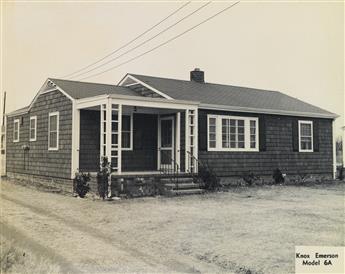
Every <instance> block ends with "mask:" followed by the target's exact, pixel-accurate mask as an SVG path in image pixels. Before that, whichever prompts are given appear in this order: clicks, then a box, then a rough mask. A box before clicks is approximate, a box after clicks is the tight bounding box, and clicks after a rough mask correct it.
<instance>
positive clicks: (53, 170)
mask: <svg viewBox="0 0 345 274" xmlns="http://www.w3.org/2000/svg"><path fill="white" fill-rule="evenodd" d="M55 111H59V124H60V126H59V150H57V151H48V115H49V112H55ZM30 116H37V138H36V141H33V142H30V141H29V123H30V121H29V119H30ZM14 119H19V120H20V136H19V142H17V143H14V142H13V120H14ZM21 119H23V123H21ZM71 143H72V102H71V100H70V99H68V98H67V97H66V96H64V95H63V94H62V93H60V92H59V91H53V92H49V93H46V94H41V95H40V96H39V97H38V98H37V100H36V101H35V103H34V105H33V106H32V108H31V109H30V111H29V113H26V114H23V115H17V116H12V117H7V155H6V157H7V158H6V160H7V161H6V165H7V171H8V172H14V173H27V174H32V175H40V176H50V177H59V178H70V177H71ZM23 145H28V146H29V147H30V149H29V151H27V152H24V150H23V149H22V146H23Z"/></svg>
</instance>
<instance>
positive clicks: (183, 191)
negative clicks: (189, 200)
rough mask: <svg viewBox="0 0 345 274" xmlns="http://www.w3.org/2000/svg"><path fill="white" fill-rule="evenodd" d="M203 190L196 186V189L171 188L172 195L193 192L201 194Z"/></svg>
mask: <svg viewBox="0 0 345 274" xmlns="http://www.w3.org/2000/svg"><path fill="white" fill-rule="evenodd" d="M204 192H205V190H204V189H200V188H196V189H179V190H172V191H171V194H172V195H176V196H177V195H178V196H182V195H194V194H203V193H204Z"/></svg>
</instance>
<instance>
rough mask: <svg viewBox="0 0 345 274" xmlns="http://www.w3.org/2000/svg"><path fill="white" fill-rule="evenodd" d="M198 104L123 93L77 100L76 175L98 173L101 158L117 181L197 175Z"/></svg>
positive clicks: (75, 132)
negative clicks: (133, 177) (159, 176)
mask: <svg viewBox="0 0 345 274" xmlns="http://www.w3.org/2000/svg"><path fill="white" fill-rule="evenodd" d="M197 106H198V103H197V102H190V101H178V100H170V99H165V98H148V97H140V96H125V95H106V96H95V97H92V98H87V99H79V100H77V103H76V108H75V113H74V118H75V119H74V121H73V128H74V129H73V131H74V135H75V138H73V151H72V159H73V174H75V172H78V171H83V172H92V173H94V172H97V171H98V170H99V165H100V160H101V158H102V157H103V156H107V157H108V159H109V161H110V163H111V168H112V175H113V176H118V177H120V176H121V177H130V176H145V177H146V176H152V175H156V176H158V175H164V174H166V175H168V174H169V173H174V174H184V173H185V174H193V173H194V174H195V173H197V168H198V167H197V164H196V161H195V160H194V159H197V157H198V125H197V124H198V123H197V121H198V112H197ZM119 117H121V119H119Z"/></svg>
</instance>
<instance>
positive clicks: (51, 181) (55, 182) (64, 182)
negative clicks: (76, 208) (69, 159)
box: [7, 172, 73, 193]
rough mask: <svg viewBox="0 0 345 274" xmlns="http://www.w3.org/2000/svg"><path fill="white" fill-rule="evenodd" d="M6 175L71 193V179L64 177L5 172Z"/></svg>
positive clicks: (26, 182)
mask: <svg viewBox="0 0 345 274" xmlns="http://www.w3.org/2000/svg"><path fill="white" fill-rule="evenodd" d="M7 177H8V178H10V179H14V180H17V181H21V182H23V183H25V184H27V185H32V186H36V187H42V188H49V189H52V190H54V189H55V190H59V191H62V192H66V193H73V180H71V179H66V178H54V177H46V176H37V175H32V174H23V173H13V172H7Z"/></svg>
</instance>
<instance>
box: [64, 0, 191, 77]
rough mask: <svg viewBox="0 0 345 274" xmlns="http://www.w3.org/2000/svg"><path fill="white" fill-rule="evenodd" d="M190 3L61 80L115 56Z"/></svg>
mask: <svg viewBox="0 0 345 274" xmlns="http://www.w3.org/2000/svg"><path fill="white" fill-rule="evenodd" d="M191 2H192V1H188V2H187V3H185V4H183V5H182V6H181V7H179V8H178V9H176V10H175V11H174V12H172V13H170V14H169V15H168V16H167V17H165V18H163V19H162V20H161V21H159V22H158V23H157V24H155V25H153V26H152V27H150V28H149V29H147V30H146V31H144V32H143V33H141V34H139V35H138V36H136V37H135V38H133V39H132V40H130V41H129V42H127V43H126V44H124V45H122V46H121V47H119V48H117V49H116V50H113V51H112V52H110V53H109V54H107V55H105V56H104V57H102V58H101V59H99V60H97V61H95V62H93V63H91V64H89V65H87V66H85V67H82V68H81V69H78V70H76V71H74V72H72V73H69V74H67V75H65V76H62V77H61V78H67V77H70V76H72V75H74V74H76V73H78V72H81V71H83V70H85V69H87V68H89V67H91V66H93V65H95V64H98V63H99V62H101V61H103V60H104V59H106V58H108V57H109V56H111V55H113V54H115V53H116V52H118V51H120V50H121V49H123V48H125V47H127V46H128V45H130V44H131V43H133V42H134V41H136V40H138V39H139V38H140V37H142V36H144V35H145V34H146V33H148V32H150V31H151V30H153V29H154V28H155V27H157V26H159V25H160V24H162V23H163V22H165V21H166V20H168V19H169V18H170V17H172V16H173V15H175V14H176V13H178V12H179V11H180V10H182V9H183V8H184V7H186V6H187V5H189V4H190V3H191Z"/></svg>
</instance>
